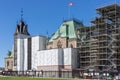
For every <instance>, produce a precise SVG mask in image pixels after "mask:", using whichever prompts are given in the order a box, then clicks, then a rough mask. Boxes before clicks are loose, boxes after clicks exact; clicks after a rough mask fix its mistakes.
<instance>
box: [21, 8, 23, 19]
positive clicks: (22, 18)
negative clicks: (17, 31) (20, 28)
mask: <svg viewBox="0 0 120 80" xmlns="http://www.w3.org/2000/svg"><path fill="white" fill-rule="evenodd" d="M21 20H23V8H22V9H21Z"/></svg>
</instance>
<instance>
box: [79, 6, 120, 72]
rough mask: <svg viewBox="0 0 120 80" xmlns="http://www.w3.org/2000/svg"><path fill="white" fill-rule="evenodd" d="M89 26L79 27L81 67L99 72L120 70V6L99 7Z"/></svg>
mask: <svg viewBox="0 0 120 80" xmlns="http://www.w3.org/2000/svg"><path fill="white" fill-rule="evenodd" d="M96 10H97V14H99V17H96V19H95V20H92V21H91V23H92V25H91V26H89V27H84V28H78V29H77V34H78V49H79V54H80V69H82V70H88V69H94V70H95V71H99V72H104V71H108V72H115V71H116V70H117V71H119V70H120V6H119V5H117V4H112V5H108V6H105V7H101V8H97V9H96Z"/></svg>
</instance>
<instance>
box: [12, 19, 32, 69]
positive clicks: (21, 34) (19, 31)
mask: <svg viewBox="0 0 120 80" xmlns="http://www.w3.org/2000/svg"><path fill="white" fill-rule="evenodd" d="M29 36H30V34H29V32H28V29H27V24H25V22H24V21H23V19H22V17H21V20H20V22H19V24H17V26H16V31H15V33H14V70H17V60H18V59H17V56H18V39H24V38H27V37H29ZM23 57H24V56H23Z"/></svg>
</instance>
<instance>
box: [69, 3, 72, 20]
mask: <svg viewBox="0 0 120 80" xmlns="http://www.w3.org/2000/svg"><path fill="white" fill-rule="evenodd" d="M72 5H73V3H72V2H69V4H68V19H70V18H71V6H72Z"/></svg>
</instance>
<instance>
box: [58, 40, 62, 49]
mask: <svg viewBox="0 0 120 80" xmlns="http://www.w3.org/2000/svg"><path fill="white" fill-rule="evenodd" d="M57 47H58V48H62V44H61V41H60V40H59V41H58V43H57Z"/></svg>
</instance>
